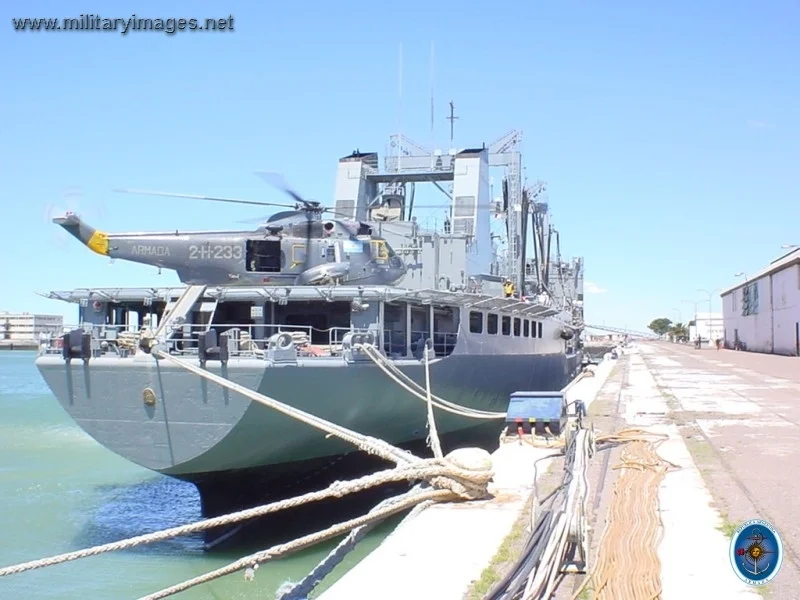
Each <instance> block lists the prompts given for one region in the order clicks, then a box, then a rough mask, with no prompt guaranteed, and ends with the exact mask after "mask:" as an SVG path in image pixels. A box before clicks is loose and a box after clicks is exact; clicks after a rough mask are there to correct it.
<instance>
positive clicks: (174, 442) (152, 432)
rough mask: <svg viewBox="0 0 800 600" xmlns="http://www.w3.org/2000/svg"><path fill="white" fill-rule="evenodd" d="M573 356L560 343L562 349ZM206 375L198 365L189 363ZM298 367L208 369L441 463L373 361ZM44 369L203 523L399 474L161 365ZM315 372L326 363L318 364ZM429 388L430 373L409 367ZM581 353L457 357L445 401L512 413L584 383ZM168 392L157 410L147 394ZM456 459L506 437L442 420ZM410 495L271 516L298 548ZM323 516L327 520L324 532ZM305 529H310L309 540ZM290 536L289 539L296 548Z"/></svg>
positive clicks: (101, 432) (68, 403) (210, 535)
mask: <svg viewBox="0 0 800 600" xmlns="http://www.w3.org/2000/svg"><path fill="white" fill-rule="evenodd" d="M555 345H556V346H560V344H555ZM185 360H187V361H188V362H191V363H193V364H197V359H196V358H187V359H185ZM308 362H309V364H305V365H304V364H303V361H302V360H301V361H298V366H294V365H292V366H271V365H270V364H269V363H267V362H265V361H264V360H260V359H252V358H248V359H238V360H231V361H230V362H229V363H228V364H227V365H226V366H225V367H223V366H221V365H220V364H219V363H211V362H209V363H207V365H206V368H207V369H208V370H210V371H211V372H214V373H217V374H220V375H223V376H225V377H227V378H229V379H231V380H233V381H235V382H237V383H240V384H242V385H244V386H246V387H248V388H250V389H256V390H258V391H259V392H261V393H262V394H265V395H267V396H271V397H273V398H275V399H277V400H280V401H282V402H284V403H287V404H289V405H291V406H294V407H296V408H299V409H302V410H304V411H307V412H309V413H312V414H315V415H317V416H320V417H322V418H324V419H327V420H329V421H332V422H334V423H338V424H340V425H343V426H345V427H348V428H350V429H353V430H355V431H358V432H360V433H364V434H368V435H372V436H375V437H378V438H381V439H384V440H387V441H389V442H390V443H392V444H395V445H397V446H401V447H403V448H405V449H408V450H411V451H412V452H415V453H417V454H424V453H426V452H428V449H427V447H426V445H425V439H426V437H427V427H426V407H425V404H424V403H423V402H422V401H421V400H420V399H418V398H416V397H414V396H412V395H411V394H409V393H408V392H406V391H405V390H403V389H402V388H401V387H400V386H399V385H397V384H396V383H395V382H394V381H392V380H391V379H389V377H388V376H387V375H386V374H385V373H384V372H383V371H382V370H380V369H379V368H378V367H376V366H375V365H373V364H372V363H361V364H347V363H344V362H343V361H341V360H336V359H330V360H329V359H320V358H314V359H311V361H308ZM36 363H37V366H38V368H39V370H40V372H41V374H42V376H43V377H44V379H45V381H46V382H47V384H48V386H49V387H50V389H51V390H52V391H53V393H54V394H55V396H56V397H57V399H58V401H59V402H60V403H61V405H62V406H63V407H64V409H65V410H66V411H67V412H68V413H69V414H70V415H71V416H72V418H73V419H74V420H75V421H76V423H77V424H78V425H80V426H81V427H82V428H83V429H84V430H85V431H86V432H87V433H88V434H89V435H91V436H92V437H93V438H94V439H95V440H97V441H98V442H99V443H100V444H102V445H103V446H105V447H107V448H109V449H110V450H112V451H114V452H116V453H117V454H119V455H121V456H123V457H124V458H126V459H128V460H130V461H132V462H135V463H137V464H139V465H141V466H143V467H146V468H148V469H151V470H153V471H157V472H160V473H163V474H165V475H169V476H172V477H176V478H179V479H183V480H185V481H189V482H191V483H194V484H195V485H196V487H197V489H198V491H199V492H200V498H201V504H202V512H203V514H204V516H206V517H211V516H216V515H220V514H225V513H227V512H231V511H234V510H239V509H242V508H246V507H249V506H255V505H258V504H263V503H265V502H270V501H274V500H277V499H280V498H284V497H288V496H292V495H296V494H300V493H304V492H305V491H310V490H312V489H321V488H323V487H324V486H326V485H329V484H330V483H332V482H333V481H335V480H337V479H347V478H351V477H355V476H359V475H363V474H366V473H368V472H372V471H374V470H375V469H377V468H388V467H389V466H390V465H388V464H385V463H382V461H380V460H378V459H376V458H375V457H371V456H368V455H366V454H364V453H361V452H358V451H355V450H354V448H353V447H352V446H350V445H349V444H347V443H344V442H342V441H339V440H337V439H334V438H328V437H326V435H325V434H324V433H323V432H321V431H317V430H315V429H313V428H311V427H310V426H307V425H304V424H301V423H298V422H297V421H295V420H293V419H291V418H289V417H286V416H284V415H282V414H280V413H277V412H276V411H274V410H272V409H270V408H268V407H266V406H264V405H262V404H259V403H256V402H253V401H251V400H249V399H247V398H245V397H243V396H241V395H240V394H238V393H235V392H229V391H226V390H223V389H222V388H221V387H220V386H218V385H216V384H214V383H209V382H206V381H205V380H203V379H201V378H199V377H197V376H196V375H194V374H192V373H189V372H187V371H185V370H182V369H180V368H179V367H177V366H175V365H172V364H170V363H168V362H167V361H160V362H158V363H157V362H156V361H155V359H153V358H152V357H151V356H148V355H138V356H137V357H135V358H128V359H120V358H94V359H92V360H90V361H89V363H88V364H87V365H84V364H83V362H82V361H80V360H74V361H72V362H71V364H70V365H69V366H67V365H66V363H65V362H64V360H63V359H62V358H60V357H57V356H52V355H49V356H48V355H43V356H40V357H39V358H38V359H37V361H36ZM312 364H313V366H312ZM395 364H396V365H398V366H399V367H400V368H401V370H402V371H403V372H404V373H406V374H407V375H408V376H410V377H411V378H412V379H413V380H414V381H416V382H417V383H419V384H420V385H424V381H425V373H424V366H423V365H422V364H421V363H420V362H419V361H416V360H406V361H395ZM580 366H581V355H580V354H573V355H565V354H564V353H563V352H554V353H551V354H510V353H508V354H491V355H472V354H467V355H463V354H457V353H454V354H452V355H450V356H448V357H446V358H441V359H436V360H435V361H433V362H432V363H431V381H432V389H433V392H434V393H435V394H437V395H439V396H441V397H443V398H446V399H448V400H451V401H454V402H457V403H459V404H461V405H463V406H467V407H472V408H479V409H484V410H495V411H498V412H504V411H505V410H506V408H507V403H508V398H509V395H510V394H511V393H512V392H514V391H517V390H523V389H533V390H560V389H561V388H563V387H564V386H565V385H566V384H567V383H568V382H569V381H570V380H571V379H572V378H573V377H574V376H575V375H576V374H577V372H578V370H579V369H580ZM146 388H150V389H151V390H153V391H154V392H155V394H156V397H157V399H156V402H155V405H154V406H148V405H147V404H145V403H144V401H143V391H144V390H145V389H146ZM435 414H436V421H437V428H438V430H439V433H440V436H441V441H442V444H443V447H444V448H445V451H448V450H451V449H453V448H457V447H463V446H479V447H484V448H486V449H491V448H492V447H493V446H494V445H495V444H496V440H497V436H498V435H499V432H500V430H501V428H502V426H503V424H502V422H500V421H498V420H475V419H470V418H466V417H461V416H457V415H453V414H451V413H448V412H443V411H441V410H438V409H436V410H435ZM402 489H403V485H402V484H400V485H396V486H393V487H388V488H387V487H383V488H381V489H377V490H374V491H373V492H370V493H364V492H362V493H361V494H359V495H358V498H353V499H350V500H348V502H347V503H345V504H342V502H341V501H339V502H336V501H331V502H328V503H317V504H314V505H310V506H308V507H303V508H300V509H293V511H292V514H291V515H283V514H282V516H280V518H278V517H276V518H275V519H267V520H266V521H265V522H264V525H265V526H266V529H265V530H264V529H263V528H259V529H258V530H259V531H264V532H265V533H266V534H267V535H269V536H278V537H276V538H275V539H283V538H281V537H279V536H281V535H284V534H286V528H288V531H289V532H290V533H289V534H287V535H289V537H292V536H296V535H298V534H302V533H303V532H310V531H313V530H315V529H316V528H318V527H317V525H318V524H319V525H321V526H327V525H328V524H329V523H327V521H325V520H324V519H325V518H326V517H325V514H326V513H327V512H329V511H328V510H326V507H331V503H333V504H334V505H335V506H333V507H331V508H333V509H334V510H335V512H336V514H337V518H338V519H343V518H349V517H350V516H353V517H354V516H356V515H357V514H360V513H361V512H363V511H364V510H366V509H368V508H369V507H371V506H373V505H374V504H375V503H376V502H378V501H379V500H380V499H382V498H383V497H385V494H388V493H392V492H394V493H396V492H399V491H402ZM320 517H322V519H323V521H319V518H320ZM298 527H300V529H298ZM229 532H230V530H227V529H226V530H222V531H220V530H211V531H209V532H207V533H206V536H205V537H206V542H207V543H213V544H216V543H218V542H219V541H220V540H224V539H227V537H228V533H229ZM287 539H288V538H287Z"/></svg>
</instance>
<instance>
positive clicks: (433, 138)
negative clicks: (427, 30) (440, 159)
mask: <svg viewBox="0 0 800 600" xmlns="http://www.w3.org/2000/svg"><path fill="white" fill-rule="evenodd" d="M433 51H434V47H433V40H431V148H432V149H434V148H436V126H435V121H434V119H433V82H434V70H433V65H434V62H433V60H434V53H433Z"/></svg>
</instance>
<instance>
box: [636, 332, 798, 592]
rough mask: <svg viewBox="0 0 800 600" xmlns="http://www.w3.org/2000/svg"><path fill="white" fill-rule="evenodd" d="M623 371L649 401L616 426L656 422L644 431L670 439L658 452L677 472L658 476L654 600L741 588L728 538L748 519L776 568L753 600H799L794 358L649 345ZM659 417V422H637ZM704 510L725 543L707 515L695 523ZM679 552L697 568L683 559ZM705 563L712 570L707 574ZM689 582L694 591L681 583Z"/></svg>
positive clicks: (796, 372)
mask: <svg viewBox="0 0 800 600" xmlns="http://www.w3.org/2000/svg"><path fill="white" fill-rule="evenodd" d="M631 369H632V372H631V375H632V376H633V374H634V373H636V372H637V371H638V372H639V376H638V377H639V378H640V379H641V380H642V386H643V387H650V390H651V393H650V395H651V397H652V398H653V399H652V400H650V401H649V402H646V405H645V404H642V403H641V402H640V403H638V404H637V403H635V402H631V403H630V404H629V405H628V407H627V408H626V418H627V419H630V420H633V421H637V420H638V421H640V422H642V423H643V424H644V422H646V421H647V420H648V419H650V420H653V421H657V420H660V421H661V423H659V424H654V425H656V426H658V427H668V428H669V429H671V431H672V432H673V433H674V432H677V433H678V434H679V435H680V438H678V437H675V438H674V442H675V443H674V444H673V446H672V448H671V449H670V448H668V447H667V445H666V444H665V445H664V446H662V447H661V449H660V450H662V451H661V452H660V453H661V455H662V456H663V457H664V458H665V459H667V460H670V461H673V462H678V464H680V465H681V466H682V467H684V468H683V469H682V470H681V471H676V472H673V473H670V474H668V475H667V478H666V479H665V481H664V486H663V487H662V490H661V492H662V496H661V498H662V511H663V515H662V517H663V518H664V529H665V536H664V541H663V543H662V546H661V549H660V550H661V555H662V563H663V569H662V577H663V584H664V596H663V598H664V600H670V599H671V598H680V597H681V596H683V598H684V599H685V598H694V597H706V596H702V595H701V594H705V593H707V594H708V596H707V597H716V598H728V597H731V596H733V593H734V592H733V589H734V587H736V586H737V584H738V587H739V588H742V586H743V585H744V584H740V583H739V580H738V579H737V578H736V576H735V574H734V573H733V570H732V567H731V565H730V561H729V560H728V544H729V542H730V535H731V533H732V530H733V529H734V528H735V527H736V526H738V525H739V524H740V523H742V522H744V521H746V520H749V519H764V520H766V521H769V522H771V523H772V524H773V526H775V527H776V529H777V530H778V532H779V533H780V534H781V537H782V539H783V545H784V559H783V565H782V567H781V570H780V572H779V573H778V574H777V575H776V577H775V579H774V580H773V581H772V582H771V583H770V584H768V585H767V586H766V589H765V590H761V592H762V597H763V595H767V596H769V597H772V598H775V599H777V600H794V599H800V584H798V582H799V581H800V502H798V500H797V498H798V497H800V478H799V477H793V476H792V473H796V472H797V471H798V470H800V443H798V435H800V404H798V402H797V398H798V392H800V358H796V357H786V356H776V355H766V354H756V353H749V352H736V351H732V350H715V349H713V348H711V349H703V350H695V349H693V348H691V347H688V348H687V347H683V346H678V345H674V344H668V343H652V344H643V345H642V346H641V347H640V354H639V356H635V355H634V356H631ZM651 379H652V383H645V382H646V381H647V382H649V381H650V380H651ZM653 384H654V385H655V386H656V387H657V389H658V390H659V391H660V395H661V399H659V398H658V397H657V396H656V394H655V390H653V389H652V387H653ZM635 386H636V381H635V380H634V379H633V378H632V379H631V388H635ZM642 391H644V390H642ZM630 395H631V396H633V397H635V396H637V395H638V390H636V389H631V390H630ZM661 411H663V412H665V413H666V414H665V415H664V416H661V417H660V418H659V416H658V415H652V414H650V415H648V414H647V413H648V412H649V413H653V412H661ZM673 452H674V454H671V453H673ZM678 454H681V455H682V457H680V458H679V457H678V456H677V455H678ZM676 459H677V460H676ZM689 490H691V492H690V491H689ZM712 501H713V506H714V507H715V508H714V512H717V513H718V514H719V515H720V517H719V520H720V521H721V527H720V529H722V530H723V531H725V535H722V533H721V532H719V531H716V534H715V530H714V529H712V525H711V523H710V522H709V521H708V518H710V517H709V516H706V517H702V518H700V514H701V513H705V514H706V515H710V514H711V513H710V512H709V506H710V503H711V502H712ZM670 513H673V514H670ZM715 537H716V538H717V539H716V540H715V539H714V538H715ZM687 543H689V544H690V546H691V553H692V554H693V555H695V556H697V557H703V560H686V545H687ZM720 555H721V556H720ZM712 561H713V564H714V565H717V563H719V564H718V565H717V566H716V567H714V569H713V570H712ZM689 575H691V579H692V580H694V582H695V583H696V586H697V587H694V588H693V587H691V586H689V585H688V584H687V581H688V580H689V577H688V576H689ZM745 587H746V586H745ZM728 589H729V590H730V591H726V590H728ZM746 592H749V595H750V596H752V597H756V593H755V591H753V590H744V591H740V592H738V594H739V595H737V596H733V597H740V596H742V595H743V594H744V593H746ZM728 594H731V596H729V595H728Z"/></svg>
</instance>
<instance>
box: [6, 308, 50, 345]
mask: <svg viewBox="0 0 800 600" xmlns="http://www.w3.org/2000/svg"><path fill="white" fill-rule="evenodd" d="M63 330H64V317H63V316H61V315H43V314H33V313H12V312H0V346H3V347H15V348H29V347H33V348H36V347H37V346H38V344H39V338H40V336H42V334H45V335H61V333H62V331H63Z"/></svg>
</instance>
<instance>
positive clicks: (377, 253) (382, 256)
mask: <svg viewBox="0 0 800 600" xmlns="http://www.w3.org/2000/svg"><path fill="white" fill-rule="evenodd" d="M369 249H370V252H371V254H372V258H373V260H377V261H385V260H389V245H388V244H387V243H386V242H385V241H384V240H371V241H370V243H369Z"/></svg>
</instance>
